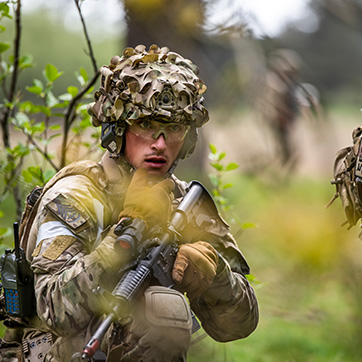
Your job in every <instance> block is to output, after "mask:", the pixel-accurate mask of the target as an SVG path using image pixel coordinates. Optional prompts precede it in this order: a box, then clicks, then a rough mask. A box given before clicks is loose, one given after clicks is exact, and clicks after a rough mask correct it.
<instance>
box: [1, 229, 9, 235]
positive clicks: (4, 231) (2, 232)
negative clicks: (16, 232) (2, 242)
mask: <svg viewBox="0 0 362 362" xmlns="http://www.w3.org/2000/svg"><path fill="white" fill-rule="evenodd" d="M7 231H8V228H0V235H5V234H6V233H7Z"/></svg>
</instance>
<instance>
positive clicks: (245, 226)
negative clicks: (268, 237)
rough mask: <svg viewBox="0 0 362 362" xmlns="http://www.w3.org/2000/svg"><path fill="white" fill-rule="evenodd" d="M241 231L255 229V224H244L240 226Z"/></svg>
mask: <svg viewBox="0 0 362 362" xmlns="http://www.w3.org/2000/svg"><path fill="white" fill-rule="evenodd" d="M241 227H242V228H243V229H252V228H256V227H257V226H256V224H254V223H252V222H245V223H243V224H242V226H241Z"/></svg>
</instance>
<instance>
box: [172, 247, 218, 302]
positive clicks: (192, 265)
mask: <svg viewBox="0 0 362 362" xmlns="http://www.w3.org/2000/svg"><path fill="white" fill-rule="evenodd" d="M218 262H219V256H218V254H217V252H216V250H215V249H214V248H213V246H212V245H210V244H209V243H207V242H205V241H197V242H196V243H192V244H182V245H181V246H180V248H179V251H178V253H177V255H176V260H175V263H174V266H173V270H172V279H173V280H174V282H175V283H176V284H177V287H176V289H178V290H179V291H181V292H186V293H187V296H188V298H189V299H193V298H197V297H199V296H200V295H201V294H202V293H204V292H205V290H206V289H207V288H208V287H209V286H210V284H211V283H212V281H213V280H214V277H215V275H216V269H217V265H218Z"/></svg>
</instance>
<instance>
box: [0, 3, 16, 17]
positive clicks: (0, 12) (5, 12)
mask: <svg viewBox="0 0 362 362" xmlns="http://www.w3.org/2000/svg"><path fill="white" fill-rule="evenodd" d="M9 11H10V7H9V5H8V4H7V2H5V1H3V2H1V3H0V17H3V16H5V17H7V18H9V19H12V18H13V17H12V16H11V15H9Z"/></svg>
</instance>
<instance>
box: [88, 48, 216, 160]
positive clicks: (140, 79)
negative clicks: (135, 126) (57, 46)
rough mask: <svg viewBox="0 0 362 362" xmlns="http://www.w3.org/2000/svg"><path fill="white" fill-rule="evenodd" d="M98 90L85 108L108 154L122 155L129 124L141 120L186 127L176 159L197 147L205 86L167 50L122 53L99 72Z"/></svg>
mask: <svg viewBox="0 0 362 362" xmlns="http://www.w3.org/2000/svg"><path fill="white" fill-rule="evenodd" d="M100 73H101V86H100V88H99V90H98V91H96V92H95V93H94V100H95V101H94V102H93V103H91V104H90V105H89V106H88V113H89V114H90V115H91V116H92V123H93V125H94V126H96V127H97V126H102V136H101V143H102V146H103V147H104V148H107V149H108V150H109V151H110V152H111V153H112V154H117V155H120V154H121V153H122V151H123V147H124V142H123V135H124V132H125V130H126V127H127V124H128V125H131V124H132V122H134V121H135V120H137V119H140V118H146V117H149V118H157V119H162V121H163V122H175V123H178V122H179V123H183V124H187V125H189V126H190V130H189V132H188V133H187V135H186V138H185V141H184V145H183V148H182V150H181V152H180V154H179V158H185V157H187V156H188V155H189V154H191V153H192V152H193V150H194V148H195V145H196V142H197V128H199V127H201V126H202V125H203V124H205V123H206V122H207V121H208V120H209V115H208V111H207V109H206V108H205V107H204V106H203V100H204V99H203V96H202V95H203V94H204V93H205V91H206V89H207V88H206V85H205V84H204V82H203V81H202V80H201V78H199V76H198V68H197V67H196V66H195V65H194V64H193V63H192V62H191V61H190V60H188V59H185V58H183V57H182V56H181V55H179V54H177V53H174V52H171V51H170V50H169V49H168V48H167V47H163V48H159V47H158V46H157V45H152V46H150V48H149V49H148V51H147V50H146V47H145V46H144V45H138V46H136V47H135V48H126V49H125V50H124V51H123V55H122V57H119V56H114V57H113V58H112V59H111V64H110V65H108V66H103V67H102V68H101V69H100Z"/></svg>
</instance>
